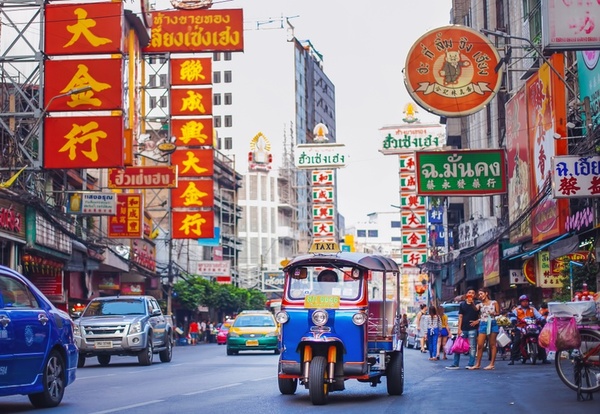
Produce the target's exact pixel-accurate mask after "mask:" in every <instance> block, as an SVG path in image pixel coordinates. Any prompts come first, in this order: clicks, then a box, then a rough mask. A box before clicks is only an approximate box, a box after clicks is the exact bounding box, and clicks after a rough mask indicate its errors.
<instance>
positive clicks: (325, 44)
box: [214, 0, 452, 227]
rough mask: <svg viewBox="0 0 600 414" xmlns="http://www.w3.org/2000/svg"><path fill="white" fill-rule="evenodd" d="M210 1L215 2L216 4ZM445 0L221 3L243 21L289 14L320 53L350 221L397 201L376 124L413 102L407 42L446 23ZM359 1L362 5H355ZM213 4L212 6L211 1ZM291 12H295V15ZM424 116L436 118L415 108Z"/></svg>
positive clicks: (342, 201) (392, 119) (393, 161)
mask: <svg viewBox="0 0 600 414" xmlns="http://www.w3.org/2000/svg"><path fill="white" fill-rule="evenodd" d="M215 3H216V2H215ZM451 4H452V2H451V0H419V1H408V0H375V1H370V2H352V1H348V0H344V1H342V0H233V1H229V2H226V3H223V4H219V8H223V7H224V6H226V8H243V9H244V20H245V21H246V23H247V22H248V21H252V20H255V21H265V20H268V19H269V18H270V17H281V16H285V17H289V18H290V22H291V23H292V24H293V25H294V27H295V36H296V37H297V38H298V39H300V40H305V39H309V40H310V41H311V43H312V44H313V46H314V47H315V49H316V50H317V51H318V52H319V53H321V54H322V55H323V67H324V70H325V73H326V74H327V76H328V77H329V78H330V79H331V80H332V82H333V83H334V85H335V94H336V129H337V142H339V143H343V144H345V145H346V152H347V154H348V155H349V161H348V163H347V166H346V167H345V168H342V169H340V170H338V182H337V188H338V210H339V212H340V213H341V214H342V215H344V216H345V218H346V226H347V227H349V226H351V225H353V224H356V223H358V222H364V221H366V220H367V215H368V214H370V213H372V212H384V211H387V212H389V211H394V210H395V209H394V208H393V207H391V205H398V204H399V203H400V200H399V192H398V187H399V177H398V159H397V157H396V156H393V155H387V156H386V155H383V154H381V153H380V152H379V151H378V150H379V147H380V145H381V142H380V135H379V134H380V133H379V131H378V130H379V128H381V127H382V126H384V125H394V124H396V125H397V124H400V123H402V121H401V119H402V118H403V114H402V111H403V109H404V106H405V105H406V104H407V103H409V102H412V101H411V99H410V97H409V95H408V92H407V91H406V88H405V86H404V82H403V75H402V70H403V68H404V62H405V60H406V55H407V54H408V51H409V50H410V48H411V46H412V45H413V43H414V42H415V41H416V40H417V39H418V38H419V37H420V36H421V35H423V34H425V33H426V32H427V31H429V30H431V29H434V28H436V27H440V26H446V25H448V24H449V19H450V9H451ZM357 5H360V6H357ZM214 7H215V8H216V5H215V6H214ZM296 16H297V17H296ZM417 116H418V117H419V118H421V120H422V122H438V121H439V117H437V116H435V115H432V114H430V113H428V112H427V111H425V110H423V109H420V110H419V113H418V114H417Z"/></svg>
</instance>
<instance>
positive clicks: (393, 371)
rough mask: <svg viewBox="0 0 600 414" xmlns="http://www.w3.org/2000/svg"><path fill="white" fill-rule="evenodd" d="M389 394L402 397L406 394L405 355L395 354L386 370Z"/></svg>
mask: <svg viewBox="0 0 600 414" xmlns="http://www.w3.org/2000/svg"><path fill="white" fill-rule="evenodd" d="M385 375H386V377H387V378H386V382H387V392H388V394H389V395H402V393H403V392H404V353H402V352H395V353H394V354H393V355H392V360H391V362H390V364H389V365H388V366H387V369H386V373H385Z"/></svg>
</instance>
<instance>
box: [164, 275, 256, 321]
mask: <svg viewBox="0 0 600 414" xmlns="http://www.w3.org/2000/svg"><path fill="white" fill-rule="evenodd" d="M173 292H174V293H175V295H176V300H177V302H179V303H180V304H181V306H182V307H184V308H185V309H187V310H190V311H192V312H194V311H196V310H197V309H198V306H208V307H209V308H210V309H211V310H213V311H216V312H218V313H222V314H232V313H237V312H240V311H243V310H246V309H264V307H265V303H266V301H267V298H266V296H265V294H264V293H262V292H261V291H260V290H256V289H242V288H238V287H236V286H233V285H229V284H219V283H216V282H214V281H209V280H206V279H204V278H202V277H199V276H187V277H186V280H181V281H179V282H177V283H175V284H174V285H173Z"/></svg>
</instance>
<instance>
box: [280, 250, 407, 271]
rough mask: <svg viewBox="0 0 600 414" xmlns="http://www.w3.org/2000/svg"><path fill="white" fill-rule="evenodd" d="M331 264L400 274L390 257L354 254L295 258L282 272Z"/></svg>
mask: <svg viewBox="0 0 600 414" xmlns="http://www.w3.org/2000/svg"><path fill="white" fill-rule="evenodd" d="M332 263H335V264H336V265H337V266H340V267H341V266H355V267H362V268H365V269H368V270H374V271H379V272H400V268H399V266H398V263H396V262H395V261H394V260H393V259H391V258H390V257H386V256H381V255H375V254H367V253H355V252H341V253H336V254H306V255H302V256H297V257H295V258H294V259H292V261H291V262H290V263H289V264H288V265H287V266H286V267H284V268H283V270H284V271H285V272H287V271H288V270H289V269H290V268H293V267H298V266H331V264H332Z"/></svg>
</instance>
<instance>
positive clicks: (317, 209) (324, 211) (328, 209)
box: [313, 204, 335, 220]
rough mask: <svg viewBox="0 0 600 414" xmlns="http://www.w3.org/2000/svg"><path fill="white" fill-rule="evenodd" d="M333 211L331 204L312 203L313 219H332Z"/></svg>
mask: <svg viewBox="0 0 600 414" xmlns="http://www.w3.org/2000/svg"><path fill="white" fill-rule="evenodd" d="M334 212H335V208H334V205H333V204H319V205H313V220H333V219H334Z"/></svg>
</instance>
